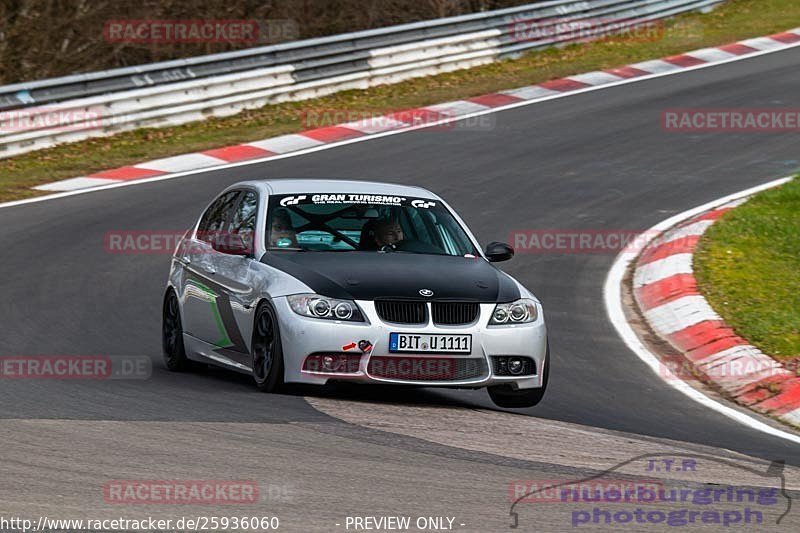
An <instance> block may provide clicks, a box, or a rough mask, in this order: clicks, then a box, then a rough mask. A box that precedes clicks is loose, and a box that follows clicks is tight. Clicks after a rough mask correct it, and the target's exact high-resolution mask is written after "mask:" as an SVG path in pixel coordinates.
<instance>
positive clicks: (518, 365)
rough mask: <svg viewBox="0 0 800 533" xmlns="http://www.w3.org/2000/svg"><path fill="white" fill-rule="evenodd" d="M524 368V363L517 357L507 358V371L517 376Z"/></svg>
mask: <svg viewBox="0 0 800 533" xmlns="http://www.w3.org/2000/svg"><path fill="white" fill-rule="evenodd" d="M524 369H525V363H524V362H523V361H522V359H520V358H519V357H512V358H511V359H509V360H508V372H509V373H511V374H513V375H515V376H518V375H520V374H522V371H523V370H524Z"/></svg>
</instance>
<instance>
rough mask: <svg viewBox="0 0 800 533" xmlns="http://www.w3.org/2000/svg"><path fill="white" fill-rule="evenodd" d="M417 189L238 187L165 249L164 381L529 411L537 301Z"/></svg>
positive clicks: (543, 383) (497, 256) (536, 383)
mask: <svg viewBox="0 0 800 533" xmlns="http://www.w3.org/2000/svg"><path fill="white" fill-rule="evenodd" d="M513 254H514V251H513V249H512V248H511V247H510V246H508V245H507V244H503V243H497V242H493V243H490V244H489V245H488V246H487V247H486V249H485V251H482V250H481V248H480V246H479V245H478V243H477V241H476V240H475V237H474V236H473V235H472V233H471V232H470V231H469V229H467V227H466V226H465V224H464V223H463V221H462V220H461V219H460V218H459V217H458V215H457V214H456V213H455V212H454V211H453V210H452V209H451V208H450V206H448V205H447V203H446V202H445V201H444V200H442V199H441V198H439V197H438V196H436V195H435V194H433V193H431V192H429V191H427V190H425V189H421V188H418V187H409V186H402V185H392V184H385V183H372V182H362V181H340V180H264V181H247V182H242V183H238V184H236V185H233V186H231V187H229V188H228V189H226V190H225V191H223V192H222V193H221V194H220V195H219V196H218V197H217V198H216V199H214V200H213V201H212V202H211V204H210V205H209V206H208V207H207V208H206V209H205V211H204V212H203V213H202V215H201V216H200V217H199V219H198V221H197V223H196V224H195V226H194V227H193V228H192V229H191V230H190V231H188V232H187V233H186V235H185V236H184V238H183V239H182V240H181V242H180V243H179V244H178V246H177V248H176V250H175V253H174V256H173V258H172V267H171V270H170V274H169V280H168V282H167V288H166V293H165V296H164V304H163V339H162V340H163V349H164V359H165V362H166V365H167V367H168V368H169V369H170V370H184V369H187V368H189V367H190V366H191V365H192V362H193V361H194V362H204V363H213V364H216V365H220V366H223V367H226V368H230V369H234V370H237V371H240V372H245V373H247V374H251V375H252V376H253V379H254V381H255V383H256V385H257V386H258V387H259V388H260V389H262V390H265V391H273V390H275V389H276V388H277V387H279V386H281V385H282V384H284V383H309V384H320V385H322V384H325V383H327V382H329V381H350V382H357V383H384V384H402V385H417V386H424V387H459V388H483V387H486V388H487V389H488V392H489V395H490V396H491V398H492V400H493V401H494V402H495V403H496V404H497V405H499V406H501V407H530V406H533V405H536V404H537V403H539V402H540V401H541V399H542V397H543V395H544V392H545V389H546V387H547V381H548V372H549V369H550V361H549V348H548V342H547V330H546V327H545V323H544V317H543V314H542V307H541V304H540V302H539V301H538V300H537V299H536V297H535V296H534V295H533V294H531V293H530V292H529V291H528V290H527V289H526V288H525V287H523V286H522V285H521V284H520V283H519V282H517V281H516V280H515V279H514V278H512V277H511V276H509V275H508V274H506V273H504V272H502V271H501V270H499V269H498V268H496V267H495V266H494V263H496V262H499V261H505V260H508V259H510V258H511V257H512V256H513Z"/></svg>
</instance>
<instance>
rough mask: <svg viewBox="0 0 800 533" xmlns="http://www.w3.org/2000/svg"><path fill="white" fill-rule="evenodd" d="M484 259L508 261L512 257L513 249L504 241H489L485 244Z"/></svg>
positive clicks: (494, 261)
mask: <svg viewBox="0 0 800 533" xmlns="http://www.w3.org/2000/svg"><path fill="white" fill-rule="evenodd" d="M484 255H486V259H488V260H489V261H490V262H492V263H498V262H500V261H508V260H509V259H511V258H512V257H514V249H513V248H512V247H511V246H509V245H507V244H506V243H504V242H490V243H489V244H487V245H486V252H484Z"/></svg>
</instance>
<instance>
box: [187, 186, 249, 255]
mask: <svg viewBox="0 0 800 533" xmlns="http://www.w3.org/2000/svg"><path fill="white" fill-rule="evenodd" d="M239 194H240V191H230V192H227V193H225V194H223V195H222V196H220V197H219V198H217V199H216V200H215V201H214V203H212V204H211V205H210V206H209V207H208V209H207V210H206V212H205V213H203V217H202V218H201V219H200V224H199V225H198V227H197V238H198V239H200V240H201V241H205V242H207V243H213V242H214V241H215V239H217V238H219V236H220V234H221V233H222V232H224V231H226V230H227V228H228V221H229V220H230V217H231V214H232V211H233V207H234V206H235V205H236V200H237V199H238V198H239Z"/></svg>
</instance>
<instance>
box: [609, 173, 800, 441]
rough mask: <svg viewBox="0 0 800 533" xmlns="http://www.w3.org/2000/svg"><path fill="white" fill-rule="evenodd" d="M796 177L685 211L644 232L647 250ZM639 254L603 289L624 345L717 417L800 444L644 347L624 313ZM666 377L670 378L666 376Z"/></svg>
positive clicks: (625, 255)
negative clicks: (700, 218)
mask: <svg viewBox="0 0 800 533" xmlns="http://www.w3.org/2000/svg"><path fill="white" fill-rule="evenodd" d="M792 178H793V176H790V177H786V178H781V179H778V180H774V181H770V182H769V183H765V184H762V185H758V186H756V187H751V188H749V189H746V190H744V191H741V192H738V193H734V194H731V195H728V196H725V197H723V198H720V199H718V200H714V201H713V202H709V203H707V204H704V205H701V206H699V207H695V208H693V209H690V210H688V211H684V212H683V213H679V214H677V215H674V216H672V217H670V218H668V219H667V220H664V221H663V222H660V223H658V224H656V225H655V226H653V227H652V228H650V229H649V230H647V231H645V232H644V234H643V235H644V237H643V238H644V239H645V241H646V242H644V246H647V244H649V243H650V242H651V241H652V240H653V239H654V238H655V237H656V236H657V235H658V234H660V233H662V232H663V231H665V230H667V229H669V228H671V227H672V226H674V225H676V224H678V223H680V222H683V221H685V220H687V219H689V218H692V217H694V216H696V215H699V214H701V213H704V212H706V211H710V210H712V209H715V208H717V207H720V206H722V205H724V204H726V203H728V202H730V201H733V200H738V199H740V198H746V197H749V196H752V195H753V194H756V193H758V192H761V191H764V190H767V189H772V188H774V187H778V186H780V185H783V184H784V183H787V182H789V181H790V180H791V179H792ZM641 246H642V243H640V242H638V241H637V247H638V248H641ZM638 255H639V254H638V252H637V251H636V250H635V249H626V250H623V251H622V252H621V253H620V254H619V255H618V256H617V258H616V259H615V260H614V264H613V265H612V267H611V270H609V272H608V276H607V277H606V281H605V284H604V286H603V299H604V301H605V306H606V312H607V314H608V318H609V320H611V323H612V324H613V325H614V328H615V329H616V330H617V333H618V334H619V336H620V337H621V338H622V340H623V342H625V344H626V345H627V346H628V348H630V350H631V351H632V352H633V353H634V354H636V356H637V357H639V359H641V360H642V362H644V364H646V365H647V366H648V367H649V368H650V370H652V371H653V372H654V373H655V374H656V375H658V376H659V377H661V379H662V380H663V381H664V382H665V383H666V384H667V385H669V386H671V387H672V388H674V389H676V390H678V391H679V392H682V393H683V394H685V395H686V396H688V397H689V398H690V399H692V400H694V401H696V402H697V403H699V404H701V405H704V406H705V407H708V408H709V409H711V410H713V411H716V412H717V413H719V414H721V415H723V416H726V417H728V418H730V419H732V420H734V421H736V422H739V423H740V424H743V425H745V426H747V427H749V428H751V429H754V430H756V431H761V432H763V433H767V434H769V435H772V436H773V437H778V438H781V439H785V440H788V441H791V442H794V443H797V444H800V435H796V434H794V433H789V432H787V431H783V430H781V429H778V428H777V427H773V426H771V425H769V424H766V423H765V422H762V421H761V420H758V419H757V418H755V417H754V416H751V415H749V414H746V413H744V412H742V411H740V410H738V409H734V408H733V407H729V406H727V405H725V404H723V403H721V402H718V401H716V400H714V399H712V398H710V397H708V396H706V395H705V394H703V393H702V392H701V391H699V390H698V389H695V388H693V387H691V386H690V385H689V384H688V383H686V382H685V381H683V380H681V379H679V378H678V377H677V376H676V375H675V374H674V373H672V371H671V370H670V369H669V368H667V367H666V366H664V365H662V364H661V362H660V360H659V359H658V357H656V355H655V354H653V352H651V351H650V350H649V349H648V348H647V346H645V345H644V343H642V341H641V340H640V339H639V337H638V336H637V335H636V333H635V332H634V331H633V328H632V327H631V325H630V324H629V323H628V321H627V319H626V318H625V311H624V304H623V302H622V283H623V279H624V277H625V274H626V272H627V270H628V267H629V266H630V264H631V262H633V261H634V260H635V259H636V258H637V257H638ZM665 374H666V375H665Z"/></svg>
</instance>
